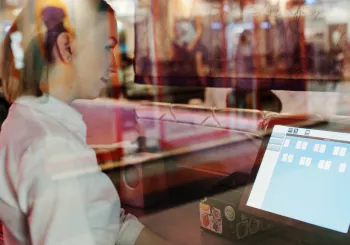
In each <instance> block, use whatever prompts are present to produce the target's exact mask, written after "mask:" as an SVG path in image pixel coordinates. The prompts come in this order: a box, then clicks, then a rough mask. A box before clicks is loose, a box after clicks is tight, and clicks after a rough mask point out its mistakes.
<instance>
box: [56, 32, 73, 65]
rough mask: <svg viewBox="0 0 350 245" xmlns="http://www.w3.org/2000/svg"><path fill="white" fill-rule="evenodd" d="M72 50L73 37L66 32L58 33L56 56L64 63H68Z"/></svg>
mask: <svg viewBox="0 0 350 245" xmlns="http://www.w3.org/2000/svg"><path fill="white" fill-rule="evenodd" d="M73 50H74V49H73V38H72V37H71V36H70V35H69V34H68V33H67V32H63V33H61V34H59V35H58V37H57V41H56V51H57V56H58V57H57V58H58V59H60V60H61V61H62V62H64V63H70V62H71V61H72V57H73Z"/></svg>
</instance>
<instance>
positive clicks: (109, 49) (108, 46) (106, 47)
mask: <svg viewBox="0 0 350 245" xmlns="http://www.w3.org/2000/svg"><path fill="white" fill-rule="evenodd" d="M105 50H107V51H112V50H113V47H112V46H111V45H107V46H105Z"/></svg>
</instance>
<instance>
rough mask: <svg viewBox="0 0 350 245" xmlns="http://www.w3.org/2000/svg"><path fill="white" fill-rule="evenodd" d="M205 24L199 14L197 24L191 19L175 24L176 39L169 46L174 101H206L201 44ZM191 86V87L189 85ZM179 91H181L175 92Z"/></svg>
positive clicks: (203, 55) (204, 68)
mask: <svg viewBox="0 0 350 245" xmlns="http://www.w3.org/2000/svg"><path fill="white" fill-rule="evenodd" d="M202 33H203V26H202V21H201V18H200V17H196V19H195V27H194V26H193V24H192V23H191V22H190V21H187V20H183V21H179V22H178V23H176V24H175V27H174V40H173V42H172V43H171V45H170V60H171V63H170V73H169V74H167V75H169V76H170V79H169V84H170V85H172V86H182V85H183V84H185V86H186V87H185V88H183V87H178V88H175V87H171V88H169V89H170V91H171V92H172V95H173V100H172V102H173V103H188V102H190V101H191V100H193V99H200V100H202V101H204V91H205V88H204V86H205V84H204V82H205V76H206V72H207V71H206V70H207V69H206V67H205V65H204V60H205V59H204V57H205V48H204V46H203V45H202V43H201V38H202ZM187 86H188V87H187ZM176 90H179V91H178V93H176V92H175V91H176Z"/></svg>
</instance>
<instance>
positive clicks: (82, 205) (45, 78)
mask: <svg viewBox="0 0 350 245" xmlns="http://www.w3.org/2000/svg"><path fill="white" fill-rule="evenodd" d="M68 10H69V11H68ZM72 11H74V13H72ZM111 12H112V11H111V9H110V7H109V6H108V5H107V4H106V3H105V2H103V1H99V0H74V1H72V0H64V1H63V0H62V1H61V0H41V1H39V0H38V1H34V0H31V1H29V2H28V5H27V6H26V7H25V8H24V10H23V11H22V12H21V14H20V16H19V17H18V19H17V20H16V22H15V23H14V24H13V26H12V28H11V30H10V32H9V33H8V34H7V36H6V38H5V40H4V44H3V46H2V51H3V59H2V61H1V74H2V82H3V90H4V94H5V96H6V99H7V100H8V101H9V102H10V103H12V105H11V107H10V110H9V114H8V117H7V119H6V120H5V122H4V124H3V125H2V129H1V134H0V221H1V222H2V223H3V225H4V227H3V228H4V236H5V243H6V244H7V245H20V244H21V245H22V244H33V245H39V244H40V245H43V244H45V245H54V244H62V245H63V244H64V245H77V244H82V245H83V244H84V245H114V244H119V245H133V244H136V245H139V244H140V245H141V244H167V242H166V241H165V240H163V239H162V238H159V237H158V236H156V235H154V234H153V233H152V232H150V231H149V230H148V229H147V228H144V226H143V225H142V224H141V223H140V222H139V221H138V220H137V219H136V218H135V217H134V216H132V215H130V214H129V215H125V213H124V211H123V210H122V209H121V204H120V199H119V196H118V193H117V191H116V189H115V187H114V186H113V184H112V182H111V180H110V179H109V178H108V177H107V176H106V175H105V174H104V173H102V172H101V170H100V168H99V166H98V163H97V160H96V155H95V152H94V151H93V150H92V149H91V148H89V147H88V145H87V144H86V125H85V124H84V122H83V119H82V115H81V114H79V113H78V112H77V111H75V110H74V109H73V108H72V107H71V106H70V104H71V103H72V102H73V101H74V100H76V99H94V98H96V97H97V96H98V95H99V93H100V90H101V88H103V87H105V86H106V82H107V81H108V76H109V73H110V62H111V60H110V59H111V50H112V49H113V46H112V45H113V44H112V43H111V40H109V21H108V19H109V15H110V14H111ZM112 15H113V13H112ZM20 47H22V48H23V52H21V48H20ZM21 58H22V61H21Z"/></svg>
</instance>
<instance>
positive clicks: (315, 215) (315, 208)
mask: <svg viewBox="0 0 350 245" xmlns="http://www.w3.org/2000/svg"><path fill="white" fill-rule="evenodd" d="M348 165H350V134H347V133H338V132H330V131H322V130H313V129H303V128H293V127H286V126H275V127H274V129H273V132H272V134H271V137H270V139H269V142H268V146H267V148H266V151H265V154H264V157H263V160H262V162H261V165H260V169H259V172H258V174H257V177H256V180H255V182H254V185H253V188H252V190H251V193H250V195H249V198H248V202H247V205H248V206H250V207H254V208H257V209H260V210H264V211H267V212H270V213H274V214H278V215H281V216H285V217H288V218H292V219H295V220H299V221H302V222H305V223H309V224H312V225H316V226H320V227H324V228H327V229H331V230H334V231H338V232H342V233H347V232H348V229H349V224H350V166H348Z"/></svg>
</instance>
